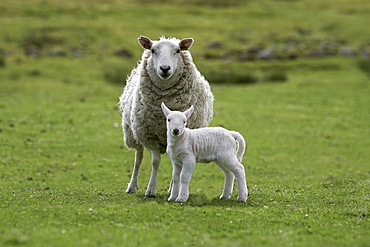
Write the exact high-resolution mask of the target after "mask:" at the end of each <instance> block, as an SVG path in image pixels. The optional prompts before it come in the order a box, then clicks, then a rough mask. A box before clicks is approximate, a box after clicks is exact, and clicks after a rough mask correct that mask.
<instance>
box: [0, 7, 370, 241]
mask: <svg viewBox="0 0 370 247" xmlns="http://www.w3.org/2000/svg"><path fill="white" fill-rule="evenodd" d="M174 2H175V3H176V4H175V5H173V4H171V3H170V1H165V2H164V3H163V2H162V1H160V2H157V1H138V2H134V1H80V2H79V3H77V2H73V1H58V0H52V1H36V0H31V1H23V4H15V3H14V1H7V0H4V1H1V2H0V13H1V15H0V20H1V22H2V23H5V24H6V25H0V31H1V33H2V34H3V36H2V37H1V38H0V188H1V190H0V222H1V224H0V245H1V246H56V247H57V246H158V247H159V246H368V244H369V241H370V237H369V232H370V222H369V205H370V166H369V146H370V132H369V122H370V111H369V105H370V97H369V95H370V85H369V84H370V82H369V75H368V73H367V70H366V68H368V62H367V61H368V58H366V57H365V56H364V55H366V54H362V55H361V54H359V53H357V54H356V55H354V56H347V57H344V56H340V55H335V56H334V55H330V56H329V55H325V56H310V57H304V52H306V51H304V50H301V52H302V54H298V55H299V56H298V57H297V58H294V59H285V58H284V59H273V60H268V59H255V60H248V59H246V60H243V59H241V58H240V57H239V55H235V54H240V52H244V51H251V50H250V49H251V48H253V47H255V46H256V47H267V48H269V47H274V46H275V45H276V46H277V47H282V46H284V45H286V44H287V42H288V43H289V40H290V41H292V42H293V43H294V42H304V43H305V44H306V45H307V46H309V48H310V49H316V48H317V47H316V48H315V47H314V46H315V45H317V44H320V42H319V41H323V40H324V41H325V40H328V39H329V40H330V42H344V43H341V46H344V45H346V46H348V47H349V48H353V49H356V52H359V51H360V49H362V48H363V49H364V51H366V49H367V48H366V47H367V46H366V44H367V43H368V42H369V40H368V37H370V36H369V31H368V29H366V28H362V27H364V23H368V21H369V15H368V12H369V6H368V4H364V3H363V2H362V1H360V0H358V1H345V0H341V1H340V3H339V2H332V1H326V2H325V3H323V2H322V1H266V2H261V1H248V2H244V1H238V2H236V1H230V2H229V3H227V4H226V5H225V3H223V2H222V1H220V2H219V1H206V2H207V4H205V3H203V2H202V4H201V3H200V2H199V1H197V0H194V1H182V0H176V1H174ZM81 3H83V4H81ZM354 3H357V4H354ZM359 3H363V4H362V5H359ZM179 4H181V8H179V6H180V5H179ZM359 6H361V7H359ZM173 13H175V14H176V18H175V19H174V16H173ZM242 17H243V18H242ZM174 20H178V22H176V21H174ZM149 24H150V25H149ZM162 34H164V35H167V36H177V37H180V38H185V37H193V38H195V43H194V47H192V51H193V57H194V60H195V63H196V65H197V66H198V68H199V69H200V70H201V71H202V72H204V74H205V75H206V77H207V78H210V81H211V86H212V90H213V93H214V96H215V99H216V100H215V102H214V111H215V115H214V118H213V120H212V122H211V125H212V126H223V127H225V128H228V129H231V130H236V131H239V132H240V133H241V134H243V135H244V137H245V139H246V141H247V144H248V148H247V151H246V154H245V156H244V158H243V164H244V166H245V168H246V173H247V183H248V186H249V193H250V195H249V199H248V201H247V203H245V204H244V203H237V202H236V197H237V191H236V188H235V189H234V193H233V196H232V198H231V199H230V200H219V199H218V197H219V196H220V194H221V190H222V185H223V174H222V172H221V170H219V169H218V168H217V166H216V165H215V164H213V163H211V164H197V166H196V169H195V171H194V175H193V179H192V181H191V184H190V197H189V201H188V202H186V203H181V204H180V203H173V202H167V198H168V196H169V195H168V192H167V190H168V186H169V183H170V180H171V171H172V167H171V162H170V160H169V158H168V156H166V155H164V156H162V163H161V167H160V171H159V174H158V186H157V197H156V198H145V197H144V193H145V187H146V184H147V182H148V179H149V176H150V172H151V167H150V155H149V153H148V152H146V153H145V158H144V162H143V165H142V168H141V170H140V175H139V191H138V192H137V193H136V194H127V193H126V192H125V189H126V186H127V183H128V182H129V180H130V175H131V172H132V168H133V159H134V151H132V150H127V149H126V148H125V147H124V145H123V142H122V130H121V117H120V114H119V111H118V107H117V102H118V96H119V95H120V94H121V92H122V88H123V87H124V81H125V80H124V79H125V78H126V76H127V74H128V73H129V72H130V70H131V69H132V68H133V67H134V66H135V65H136V62H137V60H138V59H139V57H140V53H141V51H142V49H141V48H140V46H139V45H138V44H137V42H136V38H137V36H139V35H147V36H149V37H151V38H153V39H155V38H157V37H158V36H160V35H162ZM31 38H32V39H31ZM331 38H333V39H334V40H331ZM32 40H33V41H32ZM45 40H46V41H47V42H46V41H45ZM26 41H32V42H33V43H32V42H31V43H32V44H33V45H31V46H28V45H27V44H30V43H27V42H26ZM36 41H37V42H41V43H42V45H41V46H34V45H35V44H36V43H37V42H36ZM51 41H52V42H51ZM215 42H216V44H217V42H218V43H219V44H221V45H220V46H217V47H216V48H209V44H210V43H215ZM261 43H263V44H261ZM334 47H336V46H334ZM361 47H362V48H361ZM279 49H280V48H279ZM117 50H128V51H130V52H131V53H124V56H122V55H117V52H116V51H117ZM252 50H253V49H252ZM307 51H308V50H307ZM121 54H122V53H121ZM127 54H131V56H130V55H127ZM210 55H212V57H209V56H210ZM213 55H214V56H213ZM225 55H226V56H225ZM120 66H121V67H120ZM120 68H121V71H120ZM120 73H121V76H120ZM276 78H279V80H277V79H276Z"/></svg>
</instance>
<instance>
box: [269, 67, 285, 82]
mask: <svg viewBox="0 0 370 247" xmlns="http://www.w3.org/2000/svg"><path fill="white" fill-rule="evenodd" d="M263 80H264V81H270V82H285V81H287V80H288V76H287V73H286V72H285V71H281V70H280V71H278V70H275V71H267V72H266V73H264V74H263Z"/></svg>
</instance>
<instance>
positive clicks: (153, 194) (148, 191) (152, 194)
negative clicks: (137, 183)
mask: <svg viewBox="0 0 370 247" xmlns="http://www.w3.org/2000/svg"><path fill="white" fill-rule="evenodd" d="M145 196H146V197H155V191H151V190H147V191H146V192H145Z"/></svg>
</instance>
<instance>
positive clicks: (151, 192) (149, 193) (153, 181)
mask: <svg viewBox="0 0 370 247" xmlns="http://www.w3.org/2000/svg"><path fill="white" fill-rule="evenodd" d="M150 152H151V154H152V174H151V176H150V180H149V183H148V188H147V189H146V192H145V196H146V197H155V190H156V186H157V173H158V167H159V164H160V163H161V154H160V152H159V151H157V150H151V151H150Z"/></svg>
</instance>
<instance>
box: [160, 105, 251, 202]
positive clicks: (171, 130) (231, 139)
mask: <svg viewBox="0 0 370 247" xmlns="http://www.w3.org/2000/svg"><path fill="white" fill-rule="evenodd" d="M161 107H162V111H163V113H164V115H165V116H166V118H167V154H168V155H169V156H170V158H171V161H172V166H173V173H172V181H173V187H172V191H171V196H170V197H169V198H168V201H176V202H185V201H187V199H188V197H189V183H190V179H191V176H192V173H193V170H194V168H195V163H196V162H198V163H209V162H211V161H213V162H215V163H216V164H217V165H218V167H220V168H221V170H222V171H223V172H224V174H225V180H224V188H223V192H222V195H221V197H220V199H229V198H230V196H231V193H232V191H233V185H234V178H236V180H237V182H238V201H240V202H245V201H246V200H247V197H248V188H247V183H246V178H245V172H244V166H243V165H242V164H241V163H240V162H241V161H242V157H243V154H244V151H245V147H246V144H245V141H244V138H243V136H242V135H241V134H239V133H238V132H235V131H229V130H227V129H224V128H221V127H208V128H199V129H189V128H186V122H187V120H188V119H189V117H190V116H191V115H192V113H193V111H194V107H193V106H191V107H190V108H189V109H188V110H186V111H185V112H180V111H171V110H170V109H168V108H167V106H166V105H165V104H164V103H163V102H162V105H161ZM236 142H238V146H239V147H238V151H236V147H237V145H236Z"/></svg>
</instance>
